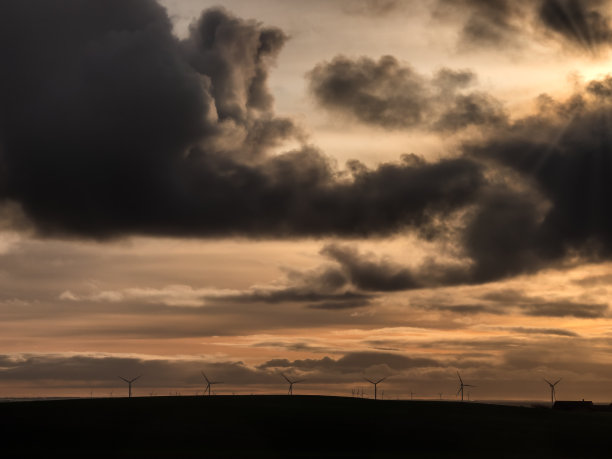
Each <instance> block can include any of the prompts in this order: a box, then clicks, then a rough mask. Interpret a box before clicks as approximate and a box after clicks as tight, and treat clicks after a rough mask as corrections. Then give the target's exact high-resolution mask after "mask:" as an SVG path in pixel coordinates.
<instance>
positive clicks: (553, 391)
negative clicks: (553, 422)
mask: <svg viewBox="0 0 612 459" xmlns="http://www.w3.org/2000/svg"><path fill="white" fill-rule="evenodd" d="M561 379H562V378H559V379H557V380H556V381H555V382H554V383H551V382H550V381H549V380H548V379H544V381H546V383H547V384H548V385H549V386H550V404H551V405H554V404H555V400H556V389H555V386H556V385H557V384H559V382H560V381H561Z"/></svg>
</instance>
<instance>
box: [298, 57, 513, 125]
mask: <svg viewBox="0 0 612 459" xmlns="http://www.w3.org/2000/svg"><path fill="white" fill-rule="evenodd" d="M308 80H309V84H310V91H311V93H312V94H313V95H314V97H315V99H316V100H317V102H318V103H319V104H320V105H322V106H323V107H325V108H328V109H330V110H333V111H335V112H339V113H344V114H346V115H349V116H351V117H354V118H356V119H357V120H359V121H362V122H364V123H367V124H372V125H376V126H382V127H385V128H389V129H407V128H411V127H421V128H426V129H433V130H435V131H441V132H446V131H450V132H454V131H458V130H461V129H464V128H466V127H469V126H480V127H483V126H491V125H497V124H500V123H504V122H506V113H505V112H504V109H503V107H502V104H501V103H500V102H499V101H498V100H496V99H495V98H493V97H492V96H490V95H488V94H486V93H483V92H478V91H471V92H466V91H464V90H463V89H465V88H466V87H467V86H469V85H470V84H473V83H474V81H475V75H474V74H473V73H472V72H470V71H467V70H459V71H457V70H451V69H442V70H439V71H438V72H437V73H436V74H435V75H434V76H433V77H430V78H428V77H426V76H424V75H421V74H419V73H418V72H416V71H415V70H414V69H413V68H412V67H410V66H408V65H405V64H402V63H400V62H399V61H398V60H397V59H396V58H394V57H393V56H383V57H381V58H380V59H379V60H378V61H376V60H373V59H371V58H368V57H361V58H359V59H350V58H347V57H344V56H336V57H335V58H334V59H332V60H331V61H329V62H323V63H319V64H317V65H316V66H315V67H314V69H312V70H311V71H310V72H309V73H308Z"/></svg>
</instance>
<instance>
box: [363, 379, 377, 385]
mask: <svg viewBox="0 0 612 459" xmlns="http://www.w3.org/2000/svg"><path fill="white" fill-rule="evenodd" d="M363 379H365V380H366V381H367V382H369V383H370V384H378V383H375V382H374V381H371V380H369V379H368V378H363Z"/></svg>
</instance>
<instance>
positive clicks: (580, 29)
mask: <svg viewBox="0 0 612 459" xmlns="http://www.w3.org/2000/svg"><path fill="white" fill-rule="evenodd" d="M610 6H611V3H610V1H609V0H534V1H532V0H438V2H437V5H436V7H435V8H434V13H435V16H437V17H442V18H447V19H449V18H453V19H454V18H461V19H460V22H461V33H460V46H461V47H474V46H478V47H480V46H484V47H494V48H504V47H507V46H523V45H525V44H526V43H527V42H528V41H530V40H534V39H535V40H539V41H542V39H545V38H550V39H552V40H553V41H556V42H559V43H560V44H561V46H562V47H564V48H566V49H567V48H568V47H569V48H574V49H578V50H580V51H587V52H590V53H592V54H598V53H599V52H600V50H601V49H603V48H606V47H609V46H610V45H611V44H612V28H611V26H610V14H609V11H610Z"/></svg>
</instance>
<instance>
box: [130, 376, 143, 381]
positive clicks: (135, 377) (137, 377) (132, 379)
mask: <svg viewBox="0 0 612 459" xmlns="http://www.w3.org/2000/svg"><path fill="white" fill-rule="evenodd" d="M141 376H142V375H138V376H136V377H135V378H134V379H132V382H134V381H136V380H137V379H138V378H140V377H141Z"/></svg>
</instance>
